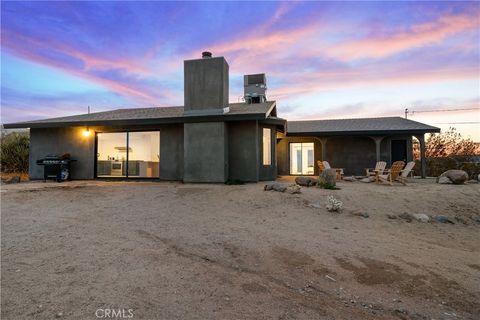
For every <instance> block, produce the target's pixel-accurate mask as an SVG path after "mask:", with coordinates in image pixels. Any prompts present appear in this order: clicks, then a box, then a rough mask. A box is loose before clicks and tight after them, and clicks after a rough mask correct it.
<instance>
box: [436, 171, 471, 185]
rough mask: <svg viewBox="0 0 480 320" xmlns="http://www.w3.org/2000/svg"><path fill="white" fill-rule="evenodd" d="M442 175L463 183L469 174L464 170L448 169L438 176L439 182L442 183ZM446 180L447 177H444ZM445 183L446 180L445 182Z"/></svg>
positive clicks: (453, 181) (455, 182)
mask: <svg viewBox="0 0 480 320" xmlns="http://www.w3.org/2000/svg"><path fill="white" fill-rule="evenodd" d="M442 177H447V178H448V179H449V180H450V181H451V182H452V183H453V184H462V183H464V182H465V181H467V180H468V174H467V173H466V172H465V171H463V170H447V171H445V172H444V173H442V174H441V175H440V176H439V177H438V178H437V182H438V183H440V179H441V178H442ZM442 181H445V179H442ZM443 183H445V182H443Z"/></svg>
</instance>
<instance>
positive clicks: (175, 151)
mask: <svg viewBox="0 0 480 320" xmlns="http://www.w3.org/2000/svg"><path fill="white" fill-rule="evenodd" d="M160 179H161V180H183V124H178V125H169V126H163V127H161V128H160Z"/></svg>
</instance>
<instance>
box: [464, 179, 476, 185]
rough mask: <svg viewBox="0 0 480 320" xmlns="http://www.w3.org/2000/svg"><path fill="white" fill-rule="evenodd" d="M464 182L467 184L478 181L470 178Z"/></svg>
mask: <svg viewBox="0 0 480 320" xmlns="http://www.w3.org/2000/svg"><path fill="white" fill-rule="evenodd" d="M465 183H468V184H475V183H478V180H475V179H471V180H468V181H467V182H465Z"/></svg>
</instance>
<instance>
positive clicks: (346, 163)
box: [326, 137, 377, 175]
mask: <svg viewBox="0 0 480 320" xmlns="http://www.w3.org/2000/svg"><path fill="white" fill-rule="evenodd" d="M326 160H327V161H328V162H329V163H330V166H332V168H344V173H345V175H364V174H365V168H372V167H374V166H375V163H376V162H377V160H376V153H375V142H374V141H373V139H371V138H369V137H332V138H328V140H327V159H326Z"/></svg>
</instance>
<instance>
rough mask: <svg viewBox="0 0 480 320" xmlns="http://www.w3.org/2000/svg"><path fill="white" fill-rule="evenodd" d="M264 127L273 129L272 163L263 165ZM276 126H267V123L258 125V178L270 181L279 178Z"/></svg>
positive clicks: (271, 138) (271, 139)
mask: <svg viewBox="0 0 480 320" xmlns="http://www.w3.org/2000/svg"><path fill="white" fill-rule="evenodd" d="M263 128H269V129H271V137H270V141H271V155H272V159H271V165H263ZM276 136H277V134H276V128H275V127H274V126H267V125H259V126H258V135H257V137H258V140H257V143H258V150H259V152H258V164H259V171H258V180H260V181H268V180H275V179H276V178H277V174H278V173H277V151H276V150H277V143H276V141H277V139H276Z"/></svg>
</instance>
